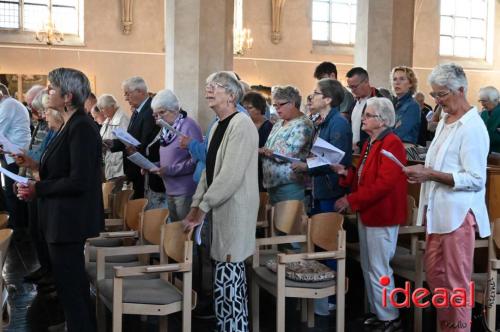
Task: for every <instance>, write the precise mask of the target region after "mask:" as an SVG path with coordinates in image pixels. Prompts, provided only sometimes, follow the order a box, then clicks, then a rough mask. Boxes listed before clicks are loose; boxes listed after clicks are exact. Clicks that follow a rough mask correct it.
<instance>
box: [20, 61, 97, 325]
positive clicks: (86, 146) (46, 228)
mask: <svg viewBox="0 0 500 332" xmlns="http://www.w3.org/2000/svg"><path fill="white" fill-rule="evenodd" d="M48 78H49V82H50V84H49V87H48V91H49V100H48V106H49V107H50V108H53V109H55V110H56V111H58V112H59V113H60V114H61V115H62V117H63V118H64V125H63V126H62V128H61V130H60V131H59V133H58V135H57V137H55V138H54V139H53V141H52V143H51V144H50V145H49V146H48V148H47V150H46V151H45V152H44V154H43V156H42V158H41V161H40V166H39V172H40V181H37V182H34V181H30V182H29V184H28V185H21V184H18V196H19V197H20V198H22V199H25V200H31V199H34V198H38V200H39V221H40V228H41V229H42V230H43V235H44V236H45V240H46V241H47V243H48V249H49V255H50V261H51V263H52V271H53V273H54V278H55V284H56V289H57V294H58V296H59V298H60V300H61V303H62V306H63V308H64V316H65V317H66V325H67V328H68V331H70V332H72V331H95V330H96V326H95V325H96V324H95V314H94V311H93V310H92V309H91V308H92V306H91V302H90V292H89V282H88V279H87V276H86V272H85V260H84V256H83V248H84V244H85V240H86V239H87V238H90V237H95V236H97V235H98V234H99V232H100V231H101V230H102V229H103V228H104V209H103V204H102V189H101V163H102V154H101V153H102V151H101V145H102V142H101V137H100V136H99V131H98V130H97V126H96V125H95V123H94V121H93V120H92V119H90V118H89V117H88V116H87V114H86V113H85V110H84V106H83V105H84V102H85V100H86V99H87V98H88V96H89V94H90V83H89V80H88V79H87V77H86V76H85V75H84V74H83V73H82V72H80V71H78V70H75V69H69V68H58V69H54V70H53V71H51V72H50V73H49V76H48Z"/></svg>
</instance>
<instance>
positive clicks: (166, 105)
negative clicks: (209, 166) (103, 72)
mask: <svg viewBox="0 0 500 332" xmlns="http://www.w3.org/2000/svg"><path fill="white" fill-rule="evenodd" d="M151 108H152V109H153V116H154V117H155V119H156V124H157V125H158V126H160V127H162V129H161V130H160V132H159V133H158V136H157V139H158V140H159V155H160V162H159V168H157V169H153V170H151V172H152V173H156V174H157V175H159V176H161V178H162V179H163V184H164V185H165V190H166V193H167V202H168V209H169V210H170V218H171V220H174V221H178V220H182V219H184V218H185V217H186V215H187V214H188V212H189V208H190V206H191V198H192V196H193V194H194V192H195V190H196V183H195V182H194V180H193V173H194V170H195V168H196V161H195V160H193V158H191V155H190V154H189V152H188V151H187V150H185V149H180V148H179V141H180V138H181V137H180V136H179V133H181V134H182V135H185V136H189V137H192V138H193V139H196V140H200V141H201V140H202V139H203V138H202V133H201V128H200V126H198V124H197V123H196V121H194V120H193V119H192V118H190V117H188V114H187V112H186V111H184V110H182V109H181V106H180V104H179V99H178V98H177V96H176V95H175V94H174V93H173V92H172V91H171V90H168V89H165V90H161V91H159V92H158V93H157V94H156V96H155V97H154V98H153V101H152V102H151ZM155 140H156V139H155Z"/></svg>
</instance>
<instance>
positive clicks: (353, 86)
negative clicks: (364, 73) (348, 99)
mask: <svg viewBox="0 0 500 332" xmlns="http://www.w3.org/2000/svg"><path fill="white" fill-rule="evenodd" d="M365 81H366V79H363V80H361V82H359V83H358V84H356V85H348V86H347V87H348V88H349V89H351V91H352V90H356V89H357V88H359V86H360V85H361V84H363V83H364V82H365Z"/></svg>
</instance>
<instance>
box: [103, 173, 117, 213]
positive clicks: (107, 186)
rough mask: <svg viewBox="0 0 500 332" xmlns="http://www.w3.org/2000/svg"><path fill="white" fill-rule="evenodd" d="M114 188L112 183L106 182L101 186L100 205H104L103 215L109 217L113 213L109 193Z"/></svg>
mask: <svg viewBox="0 0 500 332" xmlns="http://www.w3.org/2000/svg"><path fill="white" fill-rule="evenodd" d="M114 188H115V182H114V181H107V182H104V183H103V184H102V203H103V205H104V214H105V215H107V216H110V217H111V213H112V211H113V197H112V195H111V192H112V191H113V189H114Z"/></svg>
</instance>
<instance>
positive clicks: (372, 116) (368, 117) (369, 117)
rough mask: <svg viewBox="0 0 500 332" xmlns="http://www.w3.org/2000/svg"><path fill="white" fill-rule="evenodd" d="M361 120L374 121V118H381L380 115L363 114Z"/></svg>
mask: <svg viewBox="0 0 500 332" xmlns="http://www.w3.org/2000/svg"><path fill="white" fill-rule="evenodd" d="M361 118H364V119H374V118H380V115H378V114H372V113H367V112H365V113H363V114H361Z"/></svg>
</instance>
